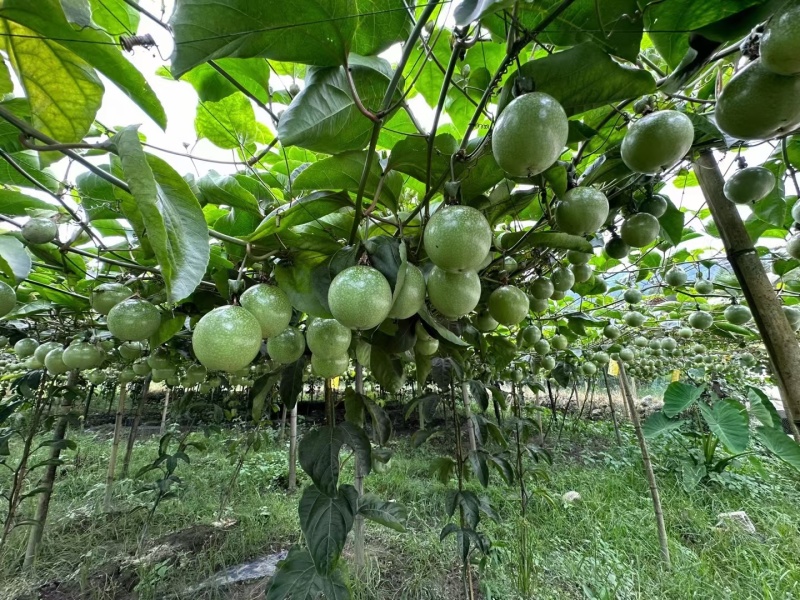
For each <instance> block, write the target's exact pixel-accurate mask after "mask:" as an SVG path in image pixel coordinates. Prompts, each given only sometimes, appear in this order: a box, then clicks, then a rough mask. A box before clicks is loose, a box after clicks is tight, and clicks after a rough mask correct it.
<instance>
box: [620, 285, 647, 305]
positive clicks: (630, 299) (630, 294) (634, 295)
mask: <svg viewBox="0 0 800 600" xmlns="http://www.w3.org/2000/svg"><path fill="white" fill-rule="evenodd" d="M622 297H623V298H624V299H625V302H627V303H628V304H639V302H641V301H642V292H640V291H639V290H637V289H636V288H630V289H627V290H625V293H624V294H623V295H622Z"/></svg>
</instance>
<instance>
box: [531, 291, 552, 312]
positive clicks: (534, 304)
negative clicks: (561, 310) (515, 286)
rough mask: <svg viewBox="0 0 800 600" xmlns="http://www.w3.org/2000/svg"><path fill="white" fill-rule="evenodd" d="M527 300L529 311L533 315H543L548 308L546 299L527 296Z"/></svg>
mask: <svg viewBox="0 0 800 600" xmlns="http://www.w3.org/2000/svg"><path fill="white" fill-rule="evenodd" d="M528 300H529V301H530V305H531V310H532V311H533V312H535V313H537V314H538V313H543V312H545V311H546V310H547V309H548V308H550V303H549V302H548V301H547V299H546V298H534V297H533V296H532V295H531V296H528Z"/></svg>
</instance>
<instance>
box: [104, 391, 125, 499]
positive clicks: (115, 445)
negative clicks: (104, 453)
mask: <svg viewBox="0 0 800 600" xmlns="http://www.w3.org/2000/svg"><path fill="white" fill-rule="evenodd" d="M127 395H128V386H127V384H124V383H121V384H120V386H119V403H118V404H117V418H116V420H115V421H114V441H113V442H112V444H111V456H110V457H109V459H108V474H107V475H106V493H105V497H104V498H103V510H105V511H106V512H110V511H111V495H112V493H113V492H114V473H115V472H116V470H117V453H118V452H119V441H120V438H121V437H122V419H123V417H124V416H125V399H126V397H127Z"/></svg>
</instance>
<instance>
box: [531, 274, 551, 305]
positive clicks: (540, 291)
mask: <svg viewBox="0 0 800 600" xmlns="http://www.w3.org/2000/svg"><path fill="white" fill-rule="evenodd" d="M554 290H555V286H553V282H552V281H550V280H549V279H548V278H547V277H537V278H536V279H534V280H533V283H532V284H531V296H533V297H534V298H537V299H539V300H547V299H548V298H550V296H552V295H553V291H554Z"/></svg>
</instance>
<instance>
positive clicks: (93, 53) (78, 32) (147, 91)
mask: <svg viewBox="0 0 800 600" xmlns="http://www.w3.org/2000/svg"><path fill="white" fill-rule="evenodd" d="M0 18H5V19H8V20H9V21H14V22H16V23H19V24H20V25H22V26H24V27H27V28H28V29H31V30H33V31H35V32H36V33H38V34H39V35H40V36H43V37H45V38H49V39H53V40H58V45H59V46H63V47H64V48H67V49H68V50H70V51H72V52H73V53H74V54H76V55H77V56H79V57H80V58H81V59H83V60H84V61H86V62H87V63H89V64H90V65H91V66H92V67H94V68H95V69H97V70H98V71H100V72H101V73H102V74H103V75H105V76H106V77H107V78H108V79H109V80H110V81H112V82H113V83H114V84H115V85H116V86H117V87H118V88H119V89H121V90H122V91H123V92H124V93H125V94H126V95H127V96H128V97H129V98H130V99H131V100H133V101H134V102H135V103H136V104H138V105H139V106H140V107H141V109H142V110H143V111H144V112H145V113H147V115H148V116H149V117H150V118H151V119H153V120H154V121H155V122H156V123H158V125H159V126H161V128H162V129H164V128H166V126H167V117H166V115H165V114H164V108H163V107H162V106H161V102H160V101H159V100H158V97H157V96H156V95H155V92H153V90H152V88H151V87H150V84H149V83H147V80H146V79H145V78H144V76H143V75H142V74H141V73H140V72H139V70H138V69H137V68H136V67H134V66H133V65H132V64H131V63H130V62H128V61H127V60H126V59H125V57H124V56H123V55H122V51H121V49H120V47H119V44H117V42H116V40H115V39H114V38H112V37H110V36H109V35H108V34H106V33H105V32H103V31H101V30H98V29H94V28H82V29H75V28H73V27H72V26H71V25H70V24H69V23H68V22H67V20H66V18H65V17H64V13H63V12H62V11H61V10H60V8H59V6H58V0H36V2H31V1H30V0H4V1H3V3H2V5H0ZM37 37H38V36H37ZM62 58H63V56H62ZM60 141H64V140H60Z"/></svg>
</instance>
